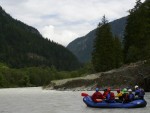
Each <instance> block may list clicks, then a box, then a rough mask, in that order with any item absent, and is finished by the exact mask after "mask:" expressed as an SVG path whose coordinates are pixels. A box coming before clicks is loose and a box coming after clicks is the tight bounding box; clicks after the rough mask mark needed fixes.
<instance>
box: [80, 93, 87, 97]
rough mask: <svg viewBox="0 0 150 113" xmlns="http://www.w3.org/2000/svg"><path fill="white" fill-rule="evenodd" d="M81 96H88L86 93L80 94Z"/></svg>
mask: <svg viewBox="0 0 150 113" xmlns="http://www.w3.org/2000/svg"><path fill="white" fill-rule="evenodd" d="M81 96H83V97H86V96H89V95H88V94H87V93H81Z"/></svg>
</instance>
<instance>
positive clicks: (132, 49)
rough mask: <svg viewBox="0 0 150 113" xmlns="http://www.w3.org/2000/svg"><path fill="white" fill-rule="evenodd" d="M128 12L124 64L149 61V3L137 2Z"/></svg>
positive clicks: (147, 0) (139, 0)
mask: <svg viewBox="0 0 150 113" xmlns="http://www.w3.org/2000/svg"><path fill="white" fill-rule="evenodd" d="M129 12H130V15H129V17H128V20H127V26H126V29H125V37H124V56H125V57H124V59H125V63H130V62H136V61H139V60H147V59H150V1H149V0H146V1H145V2H144V3H141V0H137V2H136V5H135V7H134V8H133V9H131V10H130V11H129Z"/></svg>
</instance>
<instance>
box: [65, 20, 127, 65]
mask: <svg viewBox="0 0 150 113" xmlns="http://www.w3.org/2000/svg"><path fill="white" fill-rule="evenodd" d="M126 20H127V17H123V18H120V19H117V20H115V21H113V22H110V23H109V24H110V25H111V31H112V33H113V35H117V36H119V38H120V40H121V41H122V39H123V34H124V30H125V25H126ZM95 33H96V29H94V30H92V31H91V32H89V33H88V34H87V35H85V36H83V37H80V38H77V39H75V40H74V41H72V42H71V43H69V44H68V46H67V48H68V49H69V50H70V51H72V52H73V53H74V55H75V56H76V57H77V58H78V59H79V61H80V62H82V63H86V62H88V61H90V59H91V53H92V50H93V42H94V39H95Z"/></svg>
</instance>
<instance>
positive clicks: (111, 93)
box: [106, 92, 115, 100]
mask: <svg viewBox="0 0 150 113" xmlns="http://www.w3.org/2000/svg"><path fill="white" fill-rule="evenodd" d="M114 99H115V95H114V93H113V92H110V93H108V94H107V96H106V100H114Z"/></svg>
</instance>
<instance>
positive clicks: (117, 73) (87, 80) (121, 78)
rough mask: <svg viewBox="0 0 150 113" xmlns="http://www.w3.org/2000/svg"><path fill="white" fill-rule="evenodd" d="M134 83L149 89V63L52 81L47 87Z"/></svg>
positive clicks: (66, 87) (84, 87)
mask: <svg viewBox="0 0 150 113" xmlns="http://www.w3.org/2000/svg"><path fill="white" fill-rule="evenodd" d="M135 85H139V86H141V87H143V88H144V89H145V90H146V91H150V65H147V62H145V61H143V62H137V63H133V64H130V65H127V66H123V67H121V68H119V69H115V70H110V71H108V72H101V73H96V74H92V75H87V76H85V77H79V78H73V79H65V80H58V81H52V82H51V84H50V85H49V86H47V87H46V88H48V89H57V90H95V88H96V87H99V88H100V89H103V88H107V87H111V88H113V89H116V88H124V87H131V88H134V86H135Z"/></svg>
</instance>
